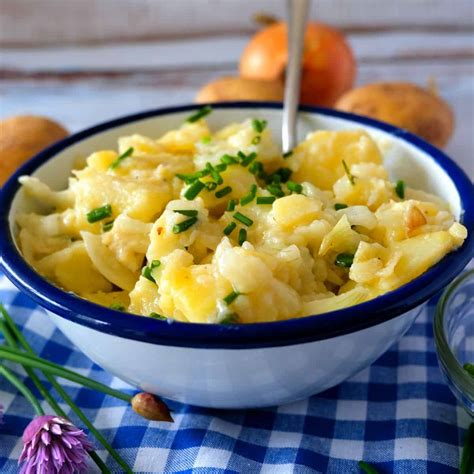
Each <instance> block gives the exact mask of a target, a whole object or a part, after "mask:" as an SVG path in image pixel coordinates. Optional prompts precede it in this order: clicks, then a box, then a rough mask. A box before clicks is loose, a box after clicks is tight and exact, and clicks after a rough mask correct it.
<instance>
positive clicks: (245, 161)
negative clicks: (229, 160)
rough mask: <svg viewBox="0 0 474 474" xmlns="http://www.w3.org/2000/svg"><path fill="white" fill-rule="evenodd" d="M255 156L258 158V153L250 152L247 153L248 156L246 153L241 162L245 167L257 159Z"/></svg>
mask: <svg viewBox="0 0 474 474" xmlns="http://www.w3.org/2000/svg"><path fill="white" fill-rule="evenodd" d="M239 153H240V152H239ZM255 158H257V154H256V153H250V155H246V156H245V155H244V158H242V161H241V162H240V164H241V165H242V166H244V167H245V166H248V165H249V164H250V163H252V161H253V160H255Z"/></svg>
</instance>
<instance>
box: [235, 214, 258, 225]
mask: <svg viewBox="0 0 474 474" xmlns="http://www.w3.org/2000/svg"><path fill="white" fill-rule="evenodd" d="M234 219H235V220H237V221H239V222H242V224H244V225H246V226H247V227H250V226H251V225H252V224H253V220H252V219H250V217H247V216H244V215H243V214H242V213H240V212H236V213H235V214H234Z"/></svg>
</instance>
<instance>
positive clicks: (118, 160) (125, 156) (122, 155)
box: [109, 147, 133, 170]
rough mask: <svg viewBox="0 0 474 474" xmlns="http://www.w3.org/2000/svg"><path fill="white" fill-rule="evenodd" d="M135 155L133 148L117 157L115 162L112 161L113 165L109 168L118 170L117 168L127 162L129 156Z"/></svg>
mask: <svg viewBox="0 0 474 474" xmlns="http://www.w3.org/2000/svg"><path fill="white" fill-rule="evenodd" d="M132 154H133V147H130V148H128V149H127V150H126V151H124V152H123V153H122V154H121V155H119V156H118V157H117V159H116V160H115V161H112V163H111V164H110V166H109V169H111V170H113V169H115V168H117V166H118V165H119V164H120V163H121V162H122V161H123V160H125V158H128V157H129V156H132Z"/></svg>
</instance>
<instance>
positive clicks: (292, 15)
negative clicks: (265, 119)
mask: <svg viewBox="0 0 474 474" xmlns="http://www.w3.org/2000/svg"><path fill="white" fill-rule="evenodd" d="M287 2H288V66H287V69H286V79H285V100H284V107H283V125H282V144H283V152H284V153H285V152H287V151H290V150H291V149H292V148H294V146H295V145H296V140H297V136H296V116H297V114H298V103H299V99H300V81H301V59H302V57H303V44H304V34H305V31H306V17H307V14H308V7H309V0H287Z"/></svg>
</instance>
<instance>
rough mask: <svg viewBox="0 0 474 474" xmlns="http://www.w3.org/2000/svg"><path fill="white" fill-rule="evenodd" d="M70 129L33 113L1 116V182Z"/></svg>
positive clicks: (1, 183) (0, 184)
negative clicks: (2, 118) (3, 117)
mask: <svg viewBox="0 0 474 474" xmlns="http://www.w3.org/2000/svg"><path fill="white" fill-rule="evenodd" d="M67 135H68V132H67V130H66V129H65V128H63V127H62V126H61V125H59V124H58V123H56V122H53V121H52V120H50V119H47V118H45V117H39V116H34V115H17V116H14V117H10V118H7V119H5V120H0V186H2V185H3V183H5V181H6V180H7V179H8V177H9V176H10V175H11V174H12V173H13V172H14V171H15V170H16V169H17V168H18V167H19V166H20V165H22V164H23V163H24V162H25V161H27V160H28V159H29V158H31V157H32V156H34V155H36V153H38V152H40V151H41V150H42V149H43V148H46V147H47V146H48V145H51V144H52V143H54V142H56V141H58V140H60V139H62V138H64V137H66V136H67Z"/></svg>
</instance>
